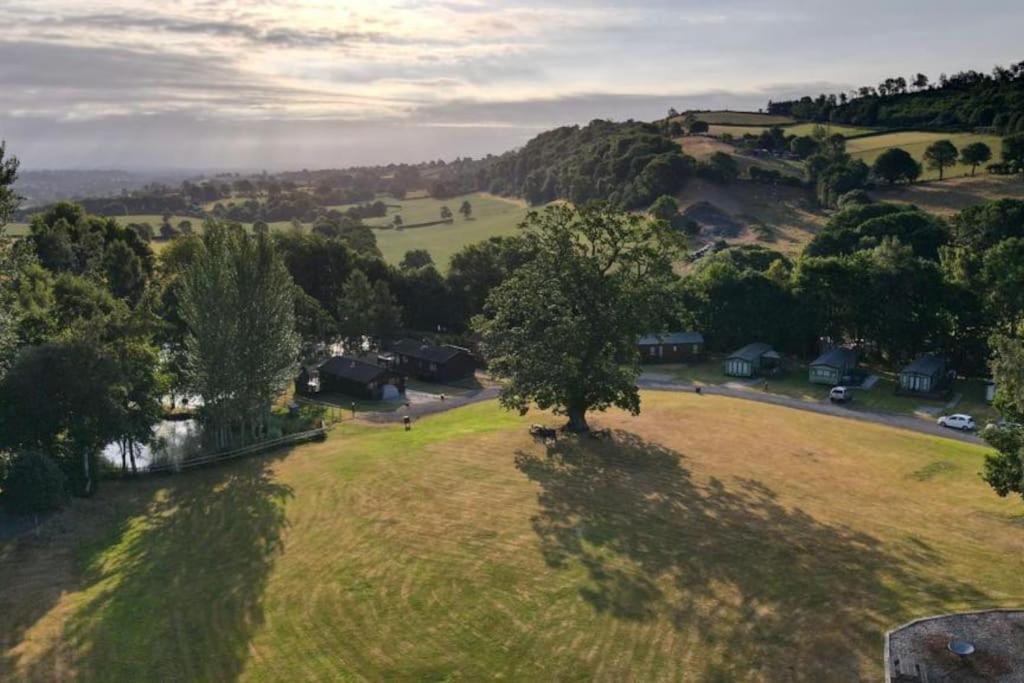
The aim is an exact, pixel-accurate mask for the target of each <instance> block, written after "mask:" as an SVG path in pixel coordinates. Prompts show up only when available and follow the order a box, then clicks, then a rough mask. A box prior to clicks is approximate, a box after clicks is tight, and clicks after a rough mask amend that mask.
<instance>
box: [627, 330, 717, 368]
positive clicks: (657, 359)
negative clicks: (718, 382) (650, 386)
mask: <svg viewBox="0 0 1024 683" xmlns="http://www.w3.org/2000/svg"><path fill="white" fill-rule="evenodd" d="M636 344H637V349H638V350H639V351H640V362H641V363H684V362H686V361H690V360H697V359H699V358H701V357H702V356H703V355H704V335H702V334H701V333H700V332H665V333H662V334H648V335H644V336H643V337H640V339H639V340H637V343H636Z"/></svg>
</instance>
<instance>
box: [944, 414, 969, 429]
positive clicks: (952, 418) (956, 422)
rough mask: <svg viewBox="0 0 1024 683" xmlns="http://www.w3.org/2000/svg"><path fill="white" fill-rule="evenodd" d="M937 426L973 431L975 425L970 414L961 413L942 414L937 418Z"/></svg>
mask: <svg viewBox="0 0 1024 683" xmlns="http://www.w3.org/2000/svg"><path fill="white" fill-rule="evenodd" d="M939 426H941V427H948V428H949V429H959V430H960V431H962V432H973V431H974V427H975V425H974V418H973V417H971V416H970V415H964V414H963V413H955V414H953V415H943V416H942V417H940V418H939Z"/></svg>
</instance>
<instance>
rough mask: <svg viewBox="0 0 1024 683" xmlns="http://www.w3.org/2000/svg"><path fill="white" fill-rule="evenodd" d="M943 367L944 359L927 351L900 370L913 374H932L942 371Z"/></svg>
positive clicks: (944, 366) (944, 365) (944, 364)
mask: <svg viewBox="0 0 1024 683" xmlns="http://www.w3.org/2000/svg"><path fill="white" fill-rule="evenodd" d="M945 368H946V361H945V360H944V359H943V358H941V357H939V356H935V355H932V354H930V353H929V354H925V355H923V356H921V357H920V358H918V359H917V360H915V361H914V362H913V363H911V364H910V365H908V366H906V367H905V368H903V369H902V370H901V371H900V372H906V373H910V374H915V375H934V374H935V373H936V372H942V371H943V370H944V369H945Z"/></svg>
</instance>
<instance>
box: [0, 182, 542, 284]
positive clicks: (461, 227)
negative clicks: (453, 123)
mask: <svg viewBox="0 0 1024 683" xmlns="http://www.w3.org/2000/svg"><path fill="white" fill-rule="evenodd" d="M467 199H468V200H469V203H470V204H471V205H472V206H473V216H472V218H471V219H470V220H468V221H467V220H464V219H463V218H462V216H461V215H460V214H459V213H457V211H458V208H459V206H461V205H462V202H463V200H467ZM385 201H386V202H387V203H388V204H395V205H399V206H400V207H401V208H389V209H388V215H387V216H386V217H383V218H370V219H367V220H366V224H367V225H370V226H378V227H379V226H384V225H389V224H390V223H391V221H392V220H394V216H395V214H400V215H401V216H402V220H403V221H404V222H405V223H406V224H411V223H423V222H428V221H436V220H439V219H440V211H441V207H442V206H448V208H450V209H451V210H452V212H453V213H454V214H455V221H454V222H453V223H450V224H447V225H432V226H428V227H425V228H408V229H403V230H394V229H386V230H385V229H381V230H377V231H376V236H377V245H378V246H379V247H380V250H381V252H382V253H383V254H384V259H385V260H386V261H388V262H389V263H395V264H397V263H398V262H399V261H401V260H402V257H403V256H404V255H405V252H406V251H408V250H410V249H426V250H428V251H429V252H430V254H431V255H432V256H433V257H434V262H435V263H436V264H437V267H438V268H439V269H441V270H442V271H444V270H446V269H447V268H448V260H449V259H450V258H451V256H452V254H454V253H455V252H457V251H458V250H459V249H461V248H462V247H464V246H466V245H467V244H472V243H473V242H480V241H482V240H485V239H487V238H488V237H492V236H498V235H514V234H515V233H516V231H517V228H518V226H519V224H520V223H521V222H522V220H523V218H525V217H526V213H527V207H526V205H525V203H523V202H522V201H520V200H516V199H505V198H502V197H496V196H494V195H490V194H486V193H483V192H478V193H474V194H470V195H465V196H461V197H455V198H453V199H448V200H439V199H432V198H429V197H425V196H422V195H415V196H413V198H410V199H405V200H401V201H399V200H395V199H392V198H386V199H385ZM333 208H341V209H344V208H347V207H333ZM116 218H117V220H118V221H119V222H121V223H122V224H125V223H149V224H150V225H151V226H153V229H154V230H155V231H159V229H160V223H161V222H162V220H163V219H162V217H161V216H156V215H145V216H144V215H139V216H117V217H116ZM181 220H190V221H192V225H193V226H195V227H196V228H199V227H201V226H202V220H201V219H197V218H189V217H187V216H173V217H172V219H171V222H172V223H173V224H174V225H177V224H178V222H179V221H181ZM243 225H245V227H246V228H251V227H252V224H250V223H246V224H243ZM291 225H292V224H291V222H290V221H279V222H275V223H270V229H271V230H289V229H291ZM306 227H307V228H308V227H309V226H308V225H307V226H306ZM27 232H28V226H27V225H25V224H23V223H12V224H10V225H8V226H7V227H6V229H5V233H6V234H7V235H8V236H11V237H20V236H22V235H25V234H27ZM165 245H166V242H158V241H157V242H153V243H152V246H153V250H154V251H157V252H159V251H160V250H161V249H162V248H163V247H164V246H165Z"/></svg>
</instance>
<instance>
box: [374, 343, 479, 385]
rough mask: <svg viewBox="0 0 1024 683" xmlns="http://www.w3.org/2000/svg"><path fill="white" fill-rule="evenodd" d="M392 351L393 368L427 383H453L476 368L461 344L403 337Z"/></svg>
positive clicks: (474, 360)
mask: <svg viewBox="0 0 1024 683" xmlns="http://www.w3.org/2000/svg"><path fill="white" fill-rule="evenodd" d="M392 351H393V353H394V356H395V369H396V370H398V371H399V372H402V373H404V374H406V375H411V376H413V377H418V378H419V379H422V380H425V381H427V382H441V383H445V382H455V381H458V380H460V379H466V378H467V377H472V376H473V373H474V372H475V371H476V359H475V358H473V354H471V353H470V352H469V350H468V349H464V348H462V347H461V346H452V345H450V344H445V345H444V346H434V345H433V344H425V343H423V342H419V341H416V340H415V339H403V340H401V341H400V342H398V343H397V344H395V346H394V348H393V349H392Z"/></svg>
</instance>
